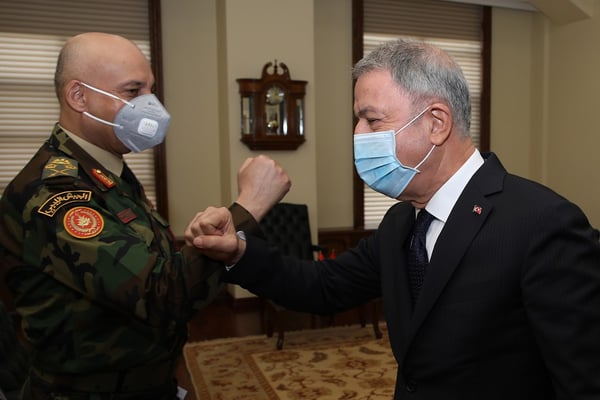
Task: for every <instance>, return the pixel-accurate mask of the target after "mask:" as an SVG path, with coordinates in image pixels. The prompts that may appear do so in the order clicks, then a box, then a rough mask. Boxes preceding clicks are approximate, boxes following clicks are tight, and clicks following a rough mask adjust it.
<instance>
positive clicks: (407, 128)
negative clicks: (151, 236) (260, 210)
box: [186, 41, 600, 400]
mask: <svg viewBox="0 0 600 400" xmlns="http://www.w3.org/2000/svg"><path fill="white" fill-rule="evenodd" d="M354 77H355V78H356V85H355V91H354V95H355V101H354V112H355V114H356V116H357V117H358V123H357V125H356V128H355V135H354V152H355V165H356V168H357V171H358V173H359V174H360V176H361V177H362V178H363V180H364V181H365V182H366V183H367V184H369V185H370V186H371V187H372V188H374V189H375V190H377V191H379V192H381V193H384V194H386V195H388V196H390V197H393V198H397V199H399V200H402V202H400V203H398V204H397V205H395V206H393V207H392V208H391V209H390V210H389V211H388V213H387V214H386V216H385V217H384V219H383V221H382V222H381V224H380V226H379V228H378V230H377V231H376V232H375V233H374V234H373V235H372V236H370V237H368V238H366V239H364V240H362V241H361V242H360V243H359V244H358V246H357V247H356V248H354V249H351V250H350V251H348V252H345V253H344V254H341V255H339V256H338V257H337V258H336V259H335V260H324V261H319V262H310V261H309V262H306V261H300V260H295V259H290V258H285V257H282V256H281V255H280V254H278V253H277V252H276V251H275V250H273V249H270V248H269V247H268V246H267V244H266V243H265V242H264V241H262V240H261V239H260V238H257V237H255V236H252V235H248V237H247V238H246V240H243V235H241V233H239V232H237V235H236V232H235V230H234V228H233V225H232V224H231V218H230V217H229V212H228V211H227V209H225V208H218V209H217V208H209V209H207V210H206V211H205V212H204V213H202V214H201V215H200V216H199V217H198V218H197V219H196V220H195V221H193V222H192V224H191V225H190V226H189V227H188V229H187V231H186V240H188V242H189V243H190V244H191V243H193V244H194V245H195V246H197V247H198V248H200V249H201V250H202V251H203V252H204V253H205V254H207V255H209V256H211V257H214V258H217V259H220V260H222V261H224V262H225V263H226V264H229V266H230V268H229V272H228V273H227V274H226V279H227V280H229V281H230V282H235V283H238V284H241V285H242V286H244V287H246V288H247V289H249V290H250V291H252V292H254V293H257V294H259V295H261V296H265V297H270V298H272V299H273V300H275V301H276V302H277V303H279V304H282V305H284V306H285V307H287V308H290V309H295V310H302V311H310V312H320V313H332V312H336V311H340V310H344V309H348V308H350V307H354V306H356V305H359V304H361V303H364V302H366V301H368V300H370V299H373V298H376V297H379V296H383V301H384V310H385V311H384V312H385V318H386V321H387V324H388V331H389V335H390V341H391V345H392V349H393V352H394V355H395V357H396V360H397V361H398V365H399V368H398V374H397V383H396V392H395V399H427V400H429V399H431V400H439V399H461V400H464V399H477V400H493V399H511V400H515V399H523V400H525V399H527V400H532V399H539V400H550V399H600V244H599V243H598V240H597V237H596V235H595V231H594V229H593V228H592V227H591V226H590V224H589V222H588V220H587V218H586V216H585V215H584V214H583V212H582V211H581V210H580V209H579V208H578V207H577V206H576V205H574V204H573V203H571V202H569V201H568V200H566V199H565V198H563V197H561V196H560V195H558V194H556V193H554V192H553V191H551V190H550V189H548V188H546V187H544V186H542V185H539V184H537V183H534V182H531V181H528V180H526V179H523V178H519V177H517V176H514V175H511V174H509V173H507V172H506V170H505V169H504V167H503V166H502V164H501V163H500V161H499V160H498V158H497V157H496V155H494V154H491V153H490V154H480V152H479V151H478V150H477V149H476V148H475V146H474V144H473V142H472V140H471V137H470V134H469V126H470V111H471V110H470V99H469V93H468V89H467V83H466V81H465V79H464V76H463V74H462V72H461V70H460V68H459V67H458V66H457V65H456V64H455V62H454V61H453V60H452V59H451V58H450V57H449V56H448V55H447V54H446V53H444V52H443V51H441V50H439V49H437V48H435V47H432V46H429V45H425V44H423V43H419V42H410V41H398V42H393V43H389V44H386V45H383V46H382V47H380V48H379V49H377V50H375V51H373V52H372V53H370V54H369V55H368V56H366V57H365V58H364V59H363V60H361V61H360V62H359V63H358V64H357V65H356V66H355V68H354ZM244 184H245V183H244V176H243V175H242V176H240V185H241V186H243V185H244ZM428 215H432V217H429V218H427V219H428V220H429V223H430V225H428V226H425V227H421V228H419V229H415V230H414V231H413V225H417V224H418V225H420V221H421V220H422V219H423V218H422V217H423V216H428ZM415 220H417V221H418V222H415ZM419 231H423V232H424V237H422V236H421V235H420V234H419ZM240 237H242V238H240ZM420 246H422V247H424V248H423V249H422V251H424V252H425V251H426V253H424V255H422V254H420V253H419V247H420Z"/></svg>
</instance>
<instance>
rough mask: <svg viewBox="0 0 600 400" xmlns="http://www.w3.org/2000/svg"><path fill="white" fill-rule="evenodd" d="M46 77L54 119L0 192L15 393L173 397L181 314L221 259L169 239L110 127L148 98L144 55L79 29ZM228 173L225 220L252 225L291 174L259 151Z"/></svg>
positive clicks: (216, 285)
mask: <svg viewBox="0 0 600 400" xmlns="http://www.w3.org/2000/svg"><path fill="white" fill-rule="evenodd" d="M55 84H56V92H57V96H58V99H59V102H60V109H61V111H60V117H59V122H58V124H57V125H56V126H55V128H54V130H53V132H52V134H51V136H50V137H49V139H48V140H47V141H46V142H45V143H44V144H43V145H42V146H41V148H40V149H39V150H38V152H37V153H36V154H35V155H34V157H33V158H32V159H31V161H30V162H29V163H28V164H27V165H26V166H25V168H24V169H23V170H22V171H21V172H20V173H19V174H18V175H17V177H15V179H14V180H13V181H12V182H11V183H10V185H9V186H8V187H7V189H6V191H5V192H4V194H3V196H2V198H1V199H0V212H1V214H0V215H1V216H0V257H1V260H2V271H1V272H2V273H3V274H5V275H6V284H7V286H8V287H9V288H10V289H11V292H12V295H13V300H14V304H15V306H16V309H17V312H18V313H19V314H20V316H21V317H22V325H23V326H22V327H23V331H24V333H25V336H26V339H27V340H28V342H29V345H30V347H31V351H32V354H31V360H32V368H31V372H30V374H29V377H28V380H27V382H26V384H25V386H24V388H23V398H26V399H105V398H106V399H134V398H135V399H138V398H139V399H174V398H176V391H177V385H176V382H175V379H174V368H175V366H176V363H177V361H178V359H179V358H180V356H181V349H182V346H183V344H184V343H185V341H186V338H187V322H188V321H189V319H190V317H191V315H192V313H193V310H194V309H197V308H198V307H200V306H201V305H202V304H203V303H207V302H209V301H211V299H212V298H213V297H214V295H215V294H216V293H217V292H218V291H219V289H220V288H221V283H220V275H221V272H222V270H223V269H224V268H223V264H222V263H217V262H214V261H211V260H209V259H207V258H205V257H204V256H201V255H200V254H199V253H198V252H197V250H195V249H194V248H193V247H189V246H183V247H182V249H181V250H180V251H177V250H176V249H175V246H174V240H173V236H172V234H171V232H170V229H169V226H168V224H167V222H166V221H165V220H164V219H163V218H161V216H160V215H158V213H157V212H156V210H155V209H154V208H153V206H152V205H151V204H150V202H149V201H148V200H147V198H146V196H145V194H144V190H143V188H142V187H141V185H140V183H139V181H138V180H137V179H136V177H135V176H134V174H133V173H132V172H131V170H130V169H129V167H128V166H127V165H126V163H125V162H124V161H123V158H122V154H124V153H127V152H129V151H130V150H133V149H132V148H131V147H132V146H131V145H128V144H127V143H126V142H125V141H124V140H123V138H121V137H118V135H117V134H116V131H117V128H115V127H114V125H119V124H118V123H115V124H113V125H111V124H107V121H108V122H110V121H118V113H119V112H122V110H121V109H122V108H123V107H130V106H131V107H133V106H132V104H133V103H134V102H135V99H136V98H137V97H138V96H143V95H147V94H150V91H151V88H152V85H153V84H154V77H153V75H152V72H151V69H150V65H149V63H148V61H147V60H146V58H145V57H144V55H143V54H142V53H141V52H140V51H139V49H138V48H137V47H136V46H135V45H134V44H133V43H131V42H130V41H128V40H126V39H124V38H122V37H119V36H114V35H107V34H100V33H87V34H82V35H78V36H75V37H74V38H72V39H70V40H69V41H67V43H66V44H65V46H64V48H63V50H62V51H61V54H60V56H59V59H58V64H57V70H56V76H55ZM124 103H125V104H124ZM160 106H162V105H160ZM167 115H168V114H167ZM151 122H152V121H151ZM167 124H168V123H167ZM134 139H135V138H134ZM155 144H156V143H155ZM138 150H141V149H138ZM238 177H239V179H238V183H239V186H240V187H239V190H240V195H239V198H238V200H237V202H236V203H234V205H232V206H231V210H232V212H233V214H234V222H235V223H236V224H237V226H238V227H239V228H240V229H244V230H249V231H254V230H256V229H258V228H257V221H258V220H260V218H262V216H263V215H264V213H265V212H266V211H267V210H268V209H269V208H270V207H271V206H272V205H273V204H274V203H275V202H277V201H279V200H280V199H281V198H282V197H283V195H285V193H286V192H287V190H289V185H290V183H289V180H288V179H287V176H286V175H285V173H284V172H283V171H282V170H281V168H279V167H278V166H276V165H275V164H274V163H273V162H271V161H270V160H268V159H266V158H262V157H258V158H256V159H253V160H251V161H249V162H247V163H245V164H244V166H243V167H242V169H241V170H240V174H239V175H238ZM267 182H268V185H267V184H266V183H267ZM1 275H2V274H0V276H1Z"/></svg>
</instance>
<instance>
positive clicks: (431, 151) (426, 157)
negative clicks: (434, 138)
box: [414, 144, 436, 174]
mask: <svg viewBox="0 0 600 400" xmlns="http://www.w3.org/2000/svg"><path fill="white" fill-rule="evenodd" d="M435 147H436V146H435V144H434V145H433V146H431V150H429V152H428V153H427V155H426V156H425V158H424V159H423V160H421V162H420V163H418V164H417V165H415V168H414V169H415V171H417V173H418V174H420V173H421V171H419V167H420V166H421V165H423V163H424V162H425V161H427V159H428V158H429V156H430V155H431V153H433V149H435Z"/></svg>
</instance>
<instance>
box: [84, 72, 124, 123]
mask: <svg viewBox="0 0 600 400" xmlns="http://www.w3.org/2000/svg"><path fill="white" fill-rule="evenodd" d="M79 83H81V84H82V85H83V86H85V87H86V88H88V89H90V90H93V91H94V92H97V93H100V94H103V95H105V96H108V97H110V98H111V99H115V100H119V101H120V102H122V103H125V104H126V105H128V106H129V107H131V108H135V104H133V103H130V102H128V101H127V100H125V99H122V98H120V97H119V96H116V95H114V94H112V93H109V92H107V91H105V90H102V89H98V88H96V87H94V86H92V85H88V84H87V83H85V82H81V81H79ZM82 114H83V115H85V116H86V117H89V118H91V119H93V120H94V121H97V122H100V123H102V124H106V125H110V126H112V127H116V128H121V129H123V125H120V124H115V123H113V122H110V121H106V120H104V119H102V118H98V117H96V116H95V115H92V114H90V113H89V112H87V111H84V112H83V113H82Z"/></svg>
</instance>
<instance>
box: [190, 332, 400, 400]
mask: <svg viewBox="0 0 600 400" xmlns="http://www.w3.org/2000/svg"><path fill="white" fill-rule="evenodd" d="M381 330H382V332H383V338H382V339H376V338H375V335H374V333H373V329H372V328H371V327H370V326H368V325H367V326H366V327H364V328H363V327H361V326H360V325H356V326H354V325H352V326H347V327H334V328H323V329H313V330H303V331H291V332H286V334H285V342H284V345H283V349H282V350H276V349H275V341H276V338H275V337H272V338H267V337H266V336H264V335H261V336H249V337H243V338H231V339H217V340H207V341H202V342H196V343H189V344H187V345H186V346H185V348H184V356H185V360H186V364H187V367H188V371H189V372H190V375H191V379H192V382H193V384H194V389H195V391H196V396H197V398H198V399H200V400H263V399H265V400H283V399H289V400H305V399H336V400H347V399H352V400H383V399H385V400H389V399H391V398H392V397H393V393H394V383H395V381H396V369H397V365H396V361H395V360H394V357H393V356H392V352H391V350H390V346H389V341H388V336H387V329H386V327H385V324H381Z"/></svg>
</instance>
